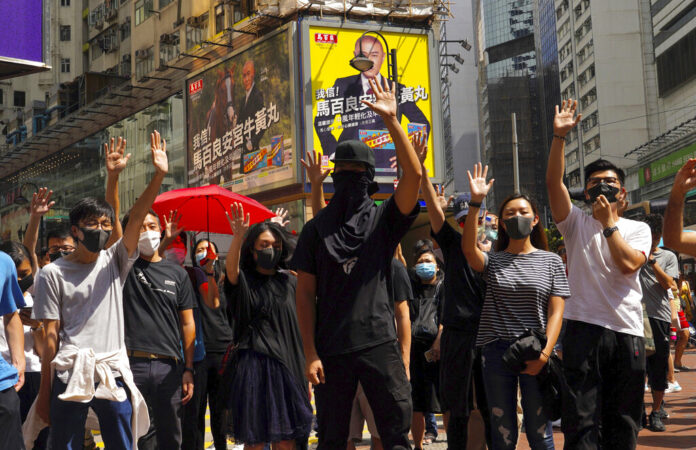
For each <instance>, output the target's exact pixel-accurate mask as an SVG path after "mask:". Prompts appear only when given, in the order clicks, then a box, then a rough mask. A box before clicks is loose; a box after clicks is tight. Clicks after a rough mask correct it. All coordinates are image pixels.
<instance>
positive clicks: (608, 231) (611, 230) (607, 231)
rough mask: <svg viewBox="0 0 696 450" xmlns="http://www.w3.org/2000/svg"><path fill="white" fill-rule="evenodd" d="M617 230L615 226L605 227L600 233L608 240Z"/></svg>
mask: <svg viewBox="0 0 696 450" xmlns="http://www.w3.org/2000/svg"><path fill="white" fill-rule="evenodd" d="M618 229H619V227H617V226H613V227H606V228H605V229H604V231H602V234H604V237H605V238H608V237H609V236H611V235H612V234H614V231H617V230H618Z"/></svg>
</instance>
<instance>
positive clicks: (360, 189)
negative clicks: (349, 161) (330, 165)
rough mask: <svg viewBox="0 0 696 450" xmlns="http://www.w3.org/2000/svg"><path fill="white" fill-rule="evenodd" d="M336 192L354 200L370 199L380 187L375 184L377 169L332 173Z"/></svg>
mask: <svg viewBox="0 0 696 450" xmlns="http://www.w3.org/2000/svg"><path fill="white" fill-rule="evenodd" d="M331 178H332V179H333V185H334V191H335V192H336V194H340V195H347V196H350V197H352V198H362V197H366V196H367V197H369V196H371V195H372V194H374V193H375V192H377V191H378V190H379V185H378V184H377V183H376V182H374V181H373V180H374V178H375V169H374V168H372V167H370V168H368V170H366V171H365V172H355V171H353V170H342V171H340V172H332V173H331Z"/></svg>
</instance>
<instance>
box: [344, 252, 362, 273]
mask: <svg viewBox="0 0 696 450" xmlns="http://www.w3.org/2000/svg"><path fill="white" fill-rule="evenodd" d="M357 262H358V258H357V257H355V256H354V257H352V258H350V259H349V260H348V261H346V262H344V263H343V271H344V272H345V273H346V275H350V273H351V272H352V271H353V267H355V263H357Z"/></svg>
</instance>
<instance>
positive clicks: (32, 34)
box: [0, 0, 49, 79]
mask: <svg viewBox="0 0 696 450" xmlns="http://www.w3.org/2000/svg"><path fill="white" fill-rule="evenodd" d="M0 17H2V19H3V23H5V26H2V27H0V79H4V78H11V77H16V76H21V75H27V74H30V73H33V72H38V71H42V70H48V69H49V67H47V66H46V64H44V62H43V26H42V25H43V17H44V15H43V1H42V0H2V1H0Z"/></svg>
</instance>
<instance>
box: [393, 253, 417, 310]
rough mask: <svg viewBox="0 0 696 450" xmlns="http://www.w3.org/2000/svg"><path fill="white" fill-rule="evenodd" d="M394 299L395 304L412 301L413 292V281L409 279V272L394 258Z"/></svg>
mask: <svg viewBox="0 0 696 450" xmlns="http://www.w3.org/2000/svg"><path fill="white" fill-rule="evenodd" d="M391 282H392V292H393V294H392V299H393V301H394V303H396V302H402V301H407V302H408V301H411V299H413V292H412V291H411V281H410V280H409V278H408V270H406V266H404V265H403V264H402V263H401V261H399V260H398V259H396V258H392V280H391Z"/></svg>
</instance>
